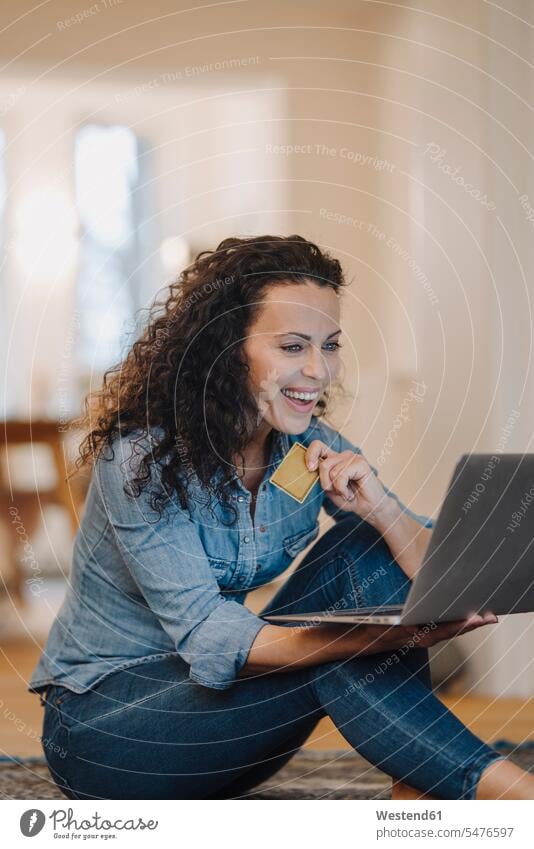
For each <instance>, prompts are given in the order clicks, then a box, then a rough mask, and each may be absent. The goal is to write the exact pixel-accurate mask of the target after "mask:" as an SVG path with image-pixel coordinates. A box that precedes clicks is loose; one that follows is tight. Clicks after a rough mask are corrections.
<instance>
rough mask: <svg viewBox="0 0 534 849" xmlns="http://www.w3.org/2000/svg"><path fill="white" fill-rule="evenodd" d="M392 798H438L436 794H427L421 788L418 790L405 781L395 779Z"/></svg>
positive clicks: (403, 799) (398, 799)
mask: <svg viewBox="0 0 534 849" xmlns="http://www.w3.org/2000/svg"><path fill="white" fill-rule="evenodd" d="M391 798H392V799H394V800H396V801H408V800H413V799H422V800H424V799H436V798H437V797H436V796H427V795H426V794H425V793H422V792H421V790H416V789H415V787H411V786H410V785H409V784H405V783H404V781H394V782H393V784H392V785H391Z"/></svg>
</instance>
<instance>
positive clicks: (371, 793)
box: [0, 740, 534, 800]
mask: <svg viewBox="0 0 534 849" xmlns="http://www.w3.org/2000/svg"><path fill="white" fill-rule="evenodd" d="M493 746H494V748H496V749H498V751H499V752H502V753H503V754H506V755H509V757H510V760H512V761H513V762H514V763H517V764H518V765H519V766H522V767H523V769H528V770H529V771H530V772H534V743H526V744H523V745H521V746H516V747H514V745H513V744H512V743H509V742H508V741H505V740H502V741H499V742H497V743H494V744H493ZM65 798H66V797H65V796H63V794H62V793H61V791H60V790H59V789H58V788H57V787H56V785H55V784H54V782H53V780H52V777H51V775H50V772H49V771H48V767H47V765H46V762H45V760H44V758H20V759H15V758H0V799H62V800H65ZM240 798H247V799H390V798H391V779H390V778H389V776H387V775H385V774H384V773H383V772H381V771H380V770H379V769H377V768H376V767H374V766H371V764H370V763H369V762H368V761H366V760H365V759H364V758H362V757H361V755H359V754H358V753H357V752H354V751H353V750H351V749H347V750H345V749H330V750H327V751H322V752H318V751H315V750H312V749H301V750H300V752H298V753H297V754H296V755H295V756H294V757H293V758H292V759H291V760H290V761H289V763H288V764H286V765H285V766H284V767H283V768H282V769H281V770H279V772H277V773H276V775H274V776H272V778H270V779H268V780H267V781H264V782H263V784H259V785H258V787H257V788H255V790H254V791H253V792H250V793H249V794H248V795H247V796H246V797H240Z"/></svg>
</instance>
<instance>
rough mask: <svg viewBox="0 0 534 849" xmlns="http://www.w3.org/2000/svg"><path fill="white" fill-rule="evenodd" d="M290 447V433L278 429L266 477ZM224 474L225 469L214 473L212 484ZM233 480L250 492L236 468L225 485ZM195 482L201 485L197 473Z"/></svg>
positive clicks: (272, 471)
mask: <svg viewBox="0 0 534 849" xmlns="http://www.w3.org/2000/svg"><path fill="white" fill-rule="evenodd" d="M289 447H290V446H289V434H287V433H283V432H282V431H276V433H275V437H274V441H273V446H272V449H271V456H270V459H269V465H268V467H267V469H266V470H265V476H264V477H266V476H267V478H269V477H270V476H271V475H272V474H273V473H274V470H275V468H276V466H277V465H278V464H279V463H280V462H281V461H282V459H283V458H284V457H285V455H286V454H287V452H288V451H289ZM222 476H223V470H222V469H218V470H217V472H216V473H215V474H214V475H213V478H212V485H213V484H217V483H218V482H219V481H220V479H221V478H222ZM232 481H235V482H236V483H237V486H238V488H239V489H240V490H241V491H242V492H245V493H247V492H248V490H247V488H246V487H245V486H244V484H243V482H242V480H241V479H240V477H239V476H238V474H237V470H236V469H235V470H234V472H233V473H232V476H231V478H230V479H229V480H227V481H226V482H225V484H224V486H229V485H230V483H232ZM195 482H196V485H198V486H200V481H199V480H198V478H196V475H195Z"/></svg>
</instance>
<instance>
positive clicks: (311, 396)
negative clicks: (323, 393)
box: [282, 389, 319, 401]
mask: <svg viewBox="0 0 534 849" xmlns="http://www.w3.org/2000/svg"><path fill="white" fill-rule="evenodd" d="M282 394H283V395H287V397H288V398H296V399H297V400H298V401H314V400H315V398H317V396H318V394H319V393H318V392H293V390H292V389H282Z"/></svg>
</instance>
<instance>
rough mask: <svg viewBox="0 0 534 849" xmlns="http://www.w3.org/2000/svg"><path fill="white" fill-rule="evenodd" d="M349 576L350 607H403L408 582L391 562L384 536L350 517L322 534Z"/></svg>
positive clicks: (396, 564)
mask: <svg viewBox="0 0 534 849" xmlns="http://www.w3.org/2000/svg"><path fill="white" fill-rule="evenodd" d="M324 538H329V540H328V544H329V547H330V548H334V547H335V548H336V551H337V553H338V554H339V556H340V558H341V559H342V560H343V561H344V563H345V564H346V566H347V570H348V571H349V574H350V576H351V584H352V593H353V595H354V606H356V607H362V606H372V605H378V604H403V603H404V601H405V600H406V596H407V595H408V592H409V590H410V587H411V581H410V579H409V578H408V577H407V576H406V574H405V573H404V572H403V571H402V569H401V568H400V566H399V565H398V563H397V562H396V561H395V560H394V558H393V556H392V554H391V551H390V549H389V546H388V545H387V543H386V540H385V539H384V537H383V536H382V535H381V534H380V533H379V532H378V531H377V530H376V529H375V528H373V527H372V525H369V524H368V523H367V522H365V521H364V520H363V519H360V517H358V516H354V515H353V514H348V517H347V518H343V519H341V520H340V521H339V522H337V524H336V525H335V526H334V527H333V528H331V529H330V530H329V531H327V533H326V534H325V535H324Z"/></svg>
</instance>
